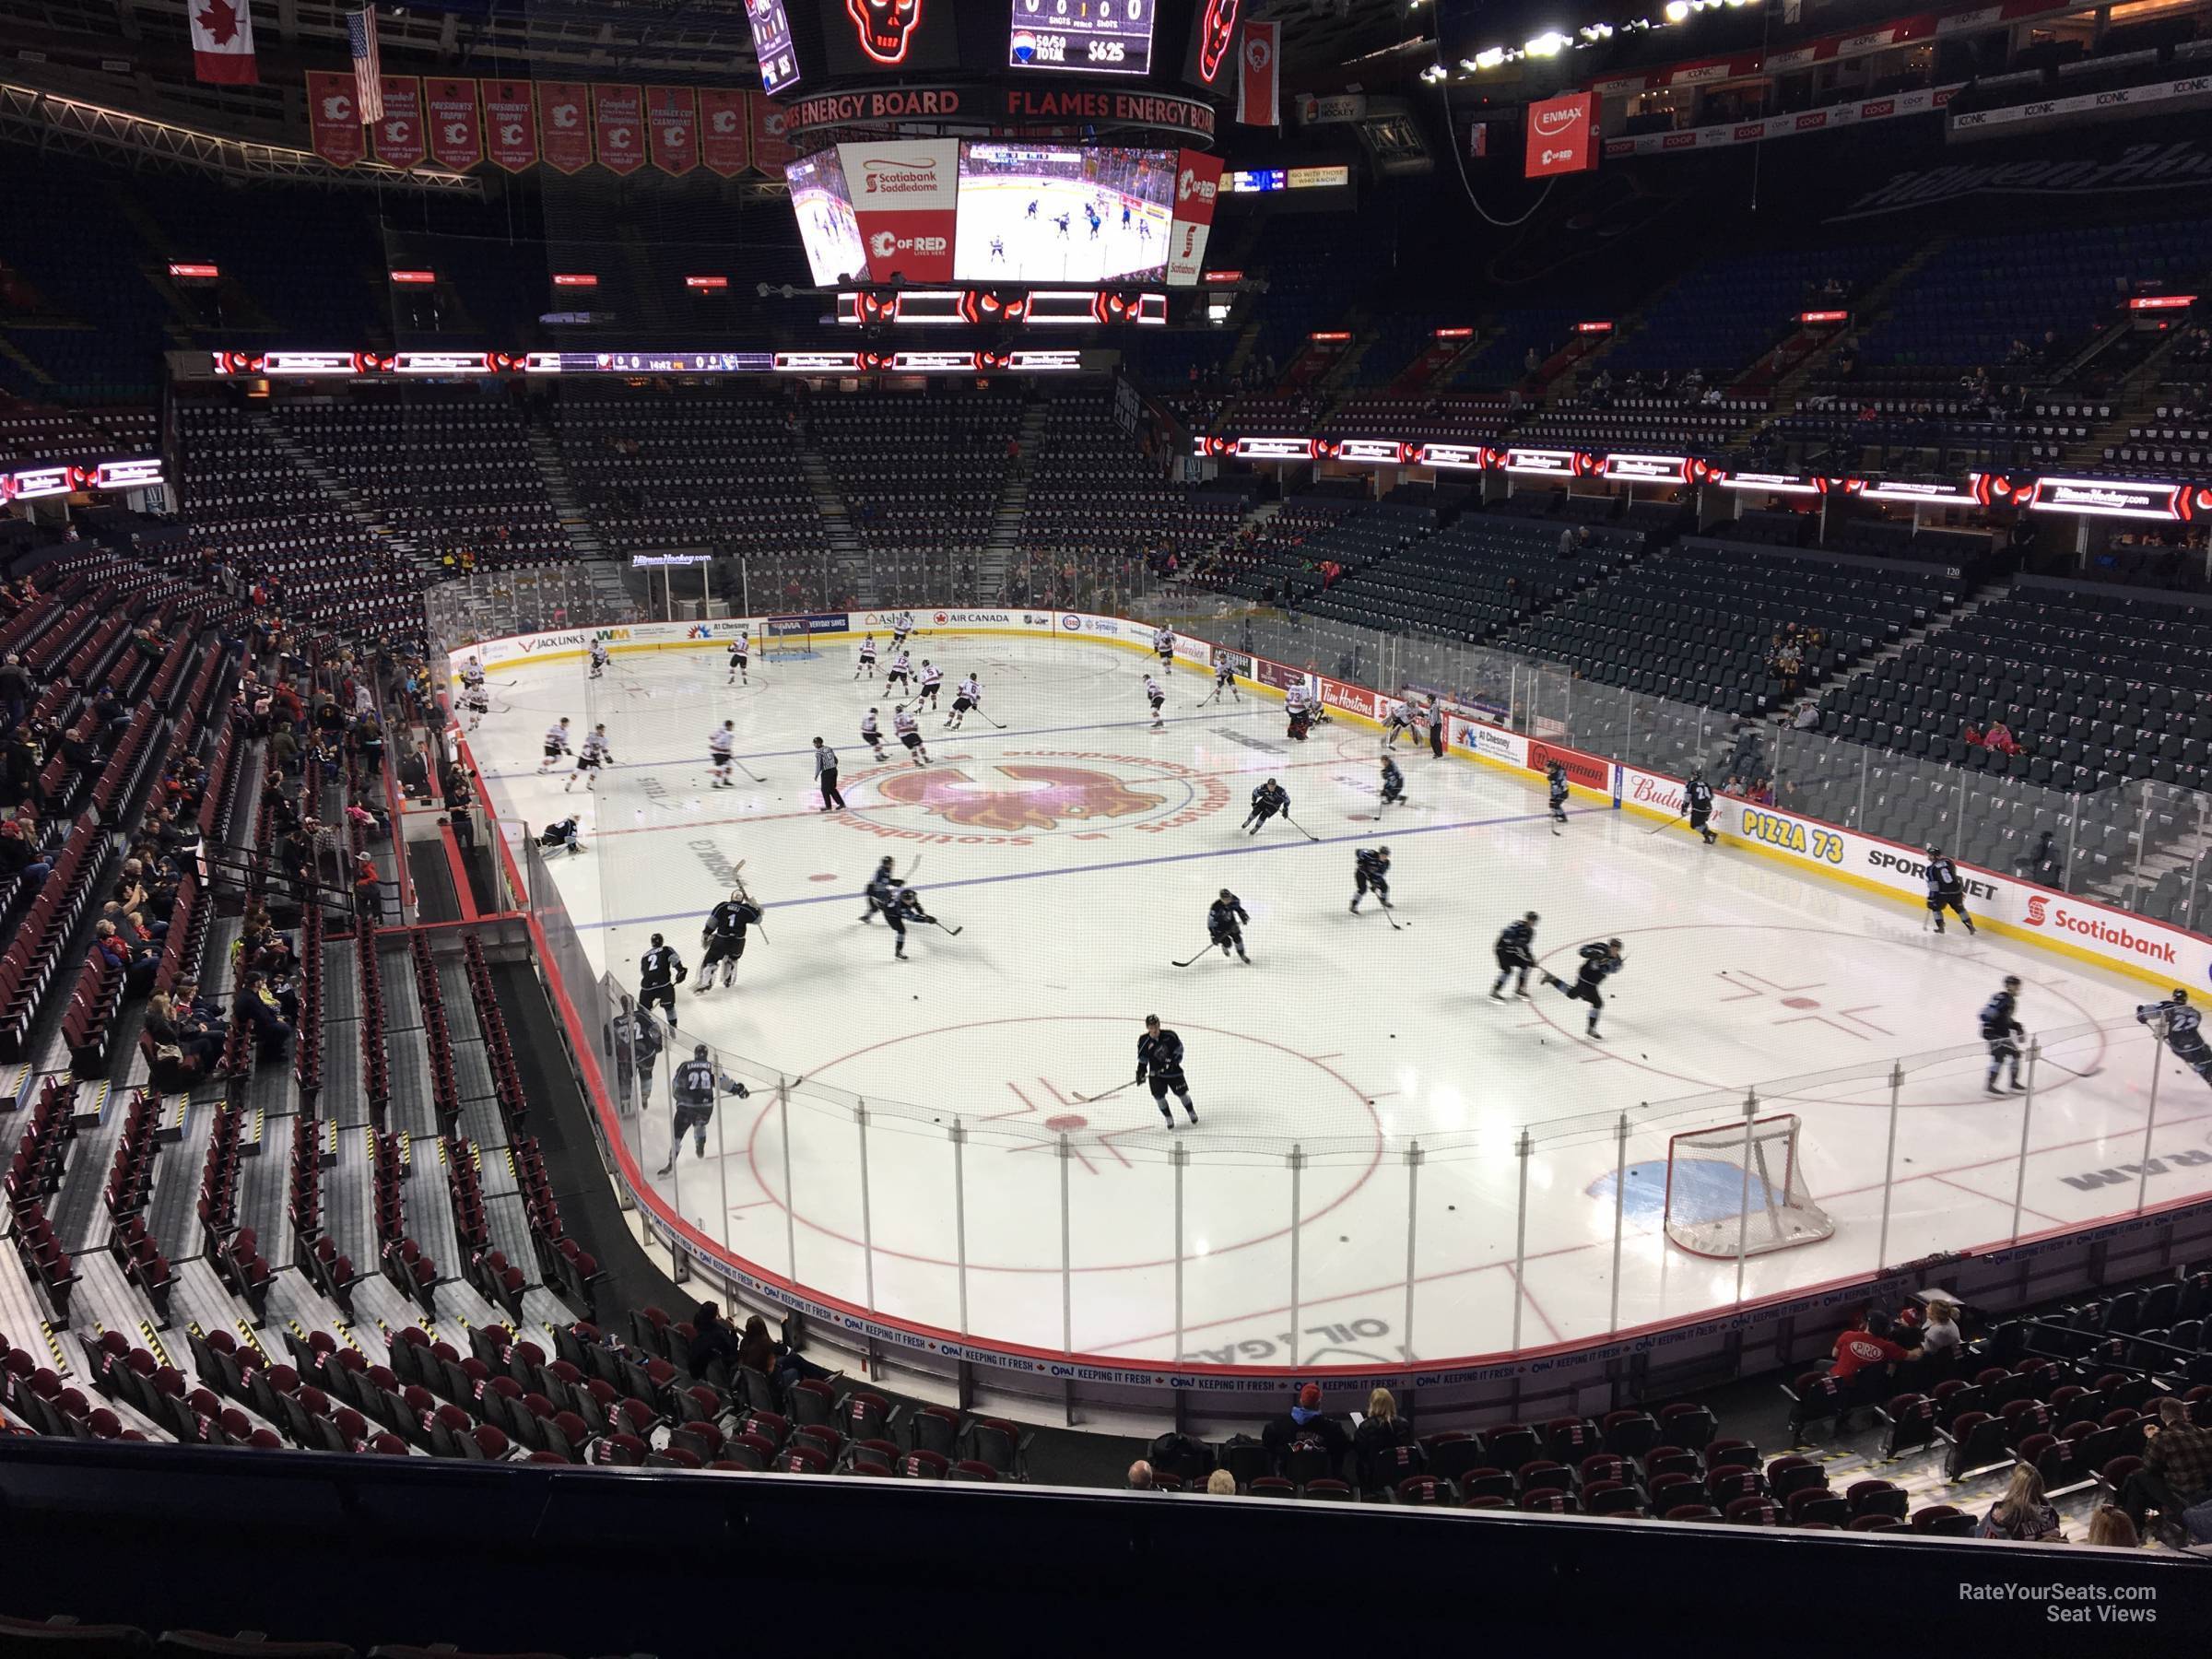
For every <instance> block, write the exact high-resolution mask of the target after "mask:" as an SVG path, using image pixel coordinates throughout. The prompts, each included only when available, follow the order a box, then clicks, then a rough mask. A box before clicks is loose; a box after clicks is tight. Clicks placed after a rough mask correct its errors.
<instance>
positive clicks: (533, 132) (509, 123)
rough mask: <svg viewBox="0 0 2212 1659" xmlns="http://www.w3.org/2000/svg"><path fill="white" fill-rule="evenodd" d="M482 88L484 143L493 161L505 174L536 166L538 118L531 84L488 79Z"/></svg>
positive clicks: (519, 81)
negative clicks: (531, 100) (531, 93)
mask: <svg viewBox="0 0 2212 1659" xmlns="http://www.w3.org/2000/svg"><path fill="white" fill-rule="evenodd" d="M483 87H484V140H485V147H486V149H487V150H488V153H489V154H490V156H491V159H492V160H493V161H494V162H495V163H496V164H497V165H498V166H499V167H500V169H502V170H503V171H507V172H523V171H527V170H528V169H530V168H533V167H535V166H536V165H537V118H536V114H535V112H534V111H533V110H532V109H531V107H530V83H529V82H528V81H521V80H488V81H486V82H484V83H483Z"/></svg>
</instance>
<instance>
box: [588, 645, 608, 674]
mask: <svg viewBox="0 0 2212 1659" xmlns="http://www.w3.org/2000/svg"><path fill="white" fill-rule="evenodd" d="M606 664H607V654H606V641H605V640H594V641H592V676H591V677H592V678H594V679H597V678H598V677H600V676H601V675H603V674H605V673H606Z"/></svg>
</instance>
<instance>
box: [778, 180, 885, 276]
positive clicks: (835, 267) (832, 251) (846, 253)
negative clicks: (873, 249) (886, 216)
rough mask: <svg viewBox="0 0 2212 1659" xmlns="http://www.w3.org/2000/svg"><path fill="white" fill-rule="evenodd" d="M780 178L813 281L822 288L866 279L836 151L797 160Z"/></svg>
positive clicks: (857, 229) (849, 193) (856, 226)
mask: <svg viewBox="0 0 2212 1659" xmlns="http://www.w3.org/2000/svg"><path fill="white" fill-rule="evenodd" d="M783 176H784V178H785V180H786V181H787V182H789V183H790V185H791V210H792V212H794V214H796V215H797V216H798V220H799V240H800V241H802V242H804V243H805V244H806V268H807V269H808V270H809V271H810V272H812V273H813V276H814V279H815V281H816V282H817V283H818V284H821V285H822V286H824V287H827V286H829V285H830V284H831V283H836V282H844V281H849V280H853V279H854V278H859V277H866V275H867V272H868V253H867V250H866V249H865V248H864V247H862V246H861V242H860V221H859V220H858V219H857V218H854V217H853V192H852V190H851V189H850V188H849V187H848V186H847V185H846V183H845V170H844V167H843V165H842V164H841V162H840V161H839V160H838V159H837V151H836V150H835V149H834V148H831V149H825V150H822V151H820V152H818V154H815V155H812V156H804V157H801V158H800V159H798V160H796V161H794V162H793V163H792V164H791V165H790V166H789V167H788V168H786V169H785V170H784V173H783Z"/></svg>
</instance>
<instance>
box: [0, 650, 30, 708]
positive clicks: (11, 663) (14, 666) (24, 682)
mask: <svg viewBox="0 0 2212 1659" xmlns="http://www.w3.org/2000/svg"><path fill="white" fill-rule="evenodd" d="M32 691H33V687H32V686H31V683H30V671H29V669H28V668H26V667H24V666H23V659H22V658H21V657H19V656H18V655H17V654H16V653H14V652H12V651H11V652H9V653H7V660H6V662H0V708H5V709H6V712H7V724H9V725H11V726H17V725H21V724H23V716H24V715H25V714H27V713H28V712H29V711H30V700H31V695H32Z"/></svg>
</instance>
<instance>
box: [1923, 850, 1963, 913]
mask: <svg viewBox="0 0 2212 1659" xmlns="http://www.w3.org/2000/svg"><path fill="white" fill-rule="evenodd" d="M1947 910H1948V911H1954V912H1957V913H1958V917H1959V921H1961V922H1963V923H1965V924H1966V931H1967V932H1968V933H1970V934H1971V933H1972V932H1973V931H1974V919H1973V918H1972V917H1971V916H1970V915H1968V914H1967V913H1966V882H1965V879H1964V878H1963V877H1960V876H1959V866H1958V865H1955V864H1953V863H1952V862H1951V861H1950V860H1949V859H1948V858H1946V857H1945V856H1944V853H1943V849H1942V848H1940V847H1933V846H1932V847H1930V848H1929V849H1928V914H1929V915H1931V916H1933V917H1935V931H1936V932H1937V933H1941V932H1942V931H1943V912H1945V911H1947Z"/></svg>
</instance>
